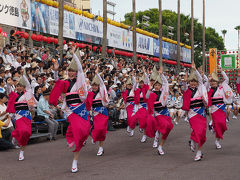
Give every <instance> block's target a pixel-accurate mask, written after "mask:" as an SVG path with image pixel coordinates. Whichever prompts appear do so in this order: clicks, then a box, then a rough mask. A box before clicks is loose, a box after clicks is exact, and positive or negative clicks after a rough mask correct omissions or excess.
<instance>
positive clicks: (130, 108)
mask: <svg viewBox="0 0 240 180" xmlns="http://www.w3.org/2000/svg"><path fill="white" fill-rule="evenodd" d="M133 108H134V106H133V105H132V104H130V105H128V107H127V108H126V110H127V123H128V126H129V127H130V128H131V129H135V127H136V125H137V119H136V118H135V117H134V116H135V115H133Z"/></svg>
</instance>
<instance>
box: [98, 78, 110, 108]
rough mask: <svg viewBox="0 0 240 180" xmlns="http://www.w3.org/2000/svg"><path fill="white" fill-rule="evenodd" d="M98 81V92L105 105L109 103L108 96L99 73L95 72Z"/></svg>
mask: <svg viewBox="0 0 240 180" xmlns="http://www.w3.org/2000/svg"><path fill="white" fill-rule="evenodd" d="M96 75H97V77H98V79H99V81H100V87H99V92H100V95H101V98H102V103H103V105H104V106H107V105H108V103H109V101H110V100H109V98H108V93H107V88H106V86H105V84H104V82H103V80H102V78H101V76H100V75H99V74H96Z"/></svg>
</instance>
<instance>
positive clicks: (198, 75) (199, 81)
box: [195, 70, 203, 85]
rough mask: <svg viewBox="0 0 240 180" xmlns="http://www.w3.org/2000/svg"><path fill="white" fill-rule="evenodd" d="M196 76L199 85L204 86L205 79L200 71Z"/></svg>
mask: <svg viewBox="0 0 240 180" xmlns="http://www.w3.org/2000/svg"><path fill="white" fill-rule="evenodd" d="M195 74H196V76H197V79H198V83H199V85H202V84H203V78H202V76H201V74H200V73H199V72H198V70H195Z"/></svg>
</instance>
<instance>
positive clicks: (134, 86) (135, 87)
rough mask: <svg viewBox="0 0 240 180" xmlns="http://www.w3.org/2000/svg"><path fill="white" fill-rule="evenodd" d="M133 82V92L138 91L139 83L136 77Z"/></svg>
mask: <svg viewBox="0 0 240 180" xmlns="http://www.w3.org/2000/svg"><path fill="white" fill-rule="evenodd" d="M132 82H133V90H134V91H136V89H137V85H138V83H137V80H136V78H135V77H134V76H132Z"/></svg>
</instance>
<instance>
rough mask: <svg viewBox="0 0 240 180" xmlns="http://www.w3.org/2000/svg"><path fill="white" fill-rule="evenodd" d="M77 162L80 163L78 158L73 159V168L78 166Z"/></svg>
mask: <svg viewBox="0 0 240 180" xmlns="http://www.w3.org/2000/svg"><path fill="white" fill-rule="evenodd" d="M77 163H78V161H77V160H73V162H72V168H73V169H75V168H77Z"/></svg>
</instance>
